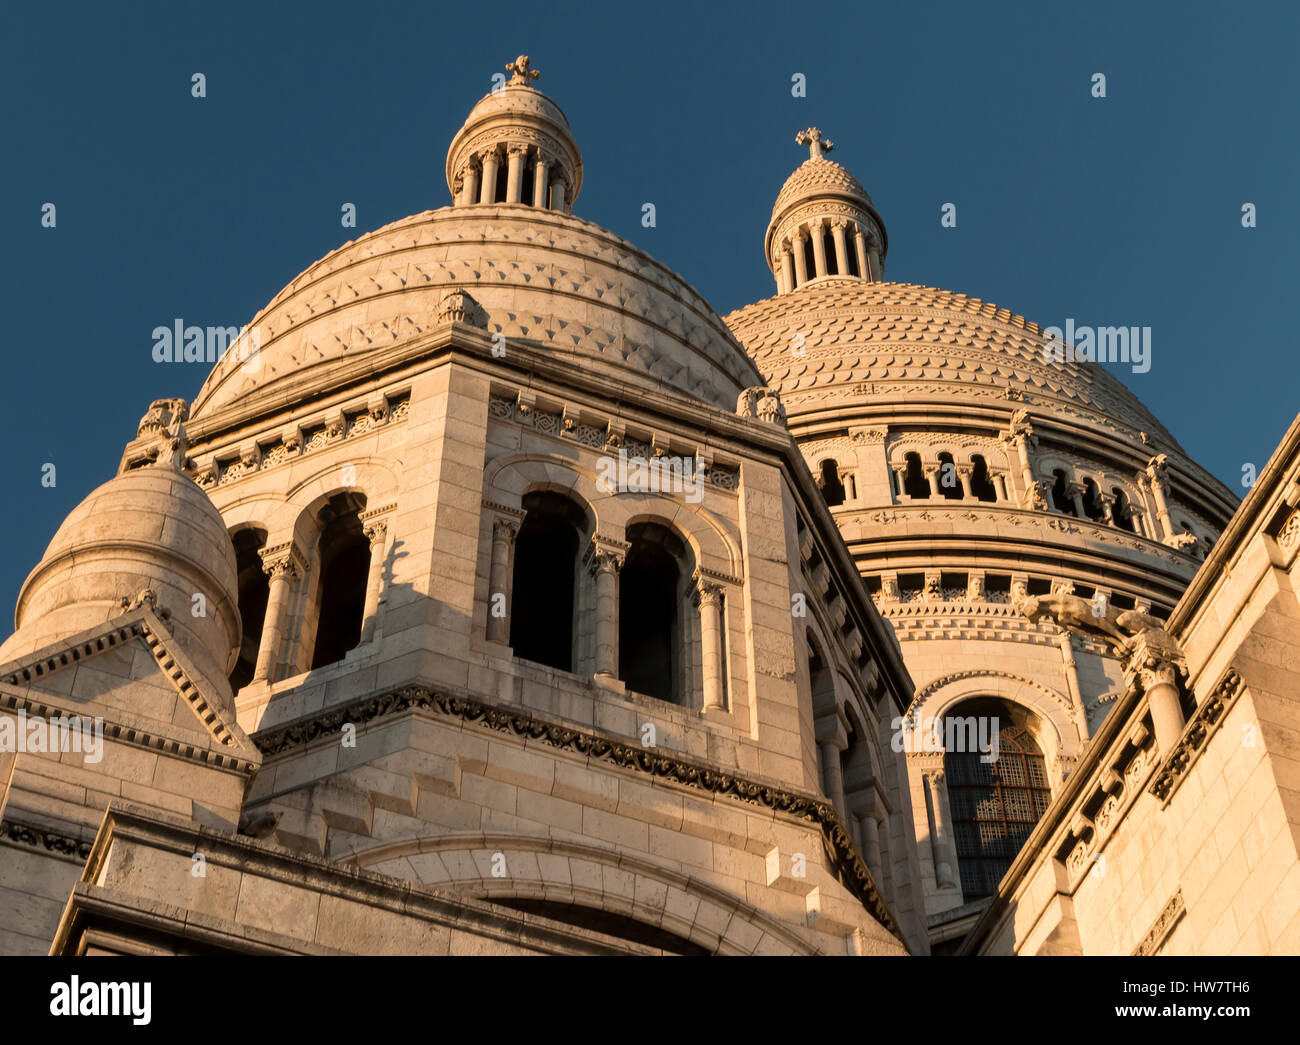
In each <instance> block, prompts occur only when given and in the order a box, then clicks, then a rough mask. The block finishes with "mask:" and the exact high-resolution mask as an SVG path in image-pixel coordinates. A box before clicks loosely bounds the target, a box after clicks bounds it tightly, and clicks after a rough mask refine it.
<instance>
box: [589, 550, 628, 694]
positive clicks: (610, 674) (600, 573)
mask: <svg viewBox="0 0 1300 1045" xmlns="http://www.w3.org/2000/svg"><path fill="white" fill-rule="evenodd" d="M623 559H624V556H623V553H621V552H616V551H613V550H610V549H608V548H602V547H600V546H599V545H594V544H593V545H592V547H591V551H590V552H589V553H588V557H587V565H588V568H589V569H590V570H591V572H592V575H593V576H594V577H595V578H596V674H597V675H600V676H604V677H607V678H611V679H613V678H617V677H618V571H619V570H621V569H622V568H623Z"/></svg>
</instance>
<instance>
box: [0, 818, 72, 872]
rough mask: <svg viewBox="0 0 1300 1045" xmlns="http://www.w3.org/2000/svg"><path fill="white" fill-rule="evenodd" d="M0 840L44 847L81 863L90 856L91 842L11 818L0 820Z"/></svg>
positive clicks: (48, 851) (47, 850)
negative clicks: (21, 822) (17, 821)
mask: <svg viewBox="0 0 1300 1045" xmlns="http://www.w3.org/2000/svg"><path fill="white" fill-rule="evenodd" d="M0 840H2V841H8V842H13V843H15V844H16V845H26V846H31V847H32V848H33V849H44V850H45V851H46V852H47V853H54V854H56V855H58V856H63V857H67V858H68V859H70V860H73V861H76V862H77V863H81V862H83V861H85V860H86V858H87V857H89V856H90V849H91V843H90V842H85V841H82V840H81V839H80V838H76V837H74V836H73V835H65V834H57V833H55V832H53V831H44V830H42V829H41V828H39V827H32V826H30V825H29V824H19V823H15V822H14V821H13V820H0Z"/></svg>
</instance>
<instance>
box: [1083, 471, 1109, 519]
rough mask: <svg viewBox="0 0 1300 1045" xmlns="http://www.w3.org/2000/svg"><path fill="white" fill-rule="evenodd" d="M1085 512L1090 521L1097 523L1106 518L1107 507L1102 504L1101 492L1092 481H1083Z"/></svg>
mask: <svg viewBox="0 0 1300 1045" xmlns="http://www.w3.org/2000/svg"><path fill="white" fill-rule="evenodd" d="M1083 511H1084V514H1085V515H1087V516H1088V518H1089V519H1092V520H1094V521H1097V522H1100V521H1101V520H1102V519H1104V518H1105V517H1106V507H1105V505H1103V504H1102V503H1101V491H1100V490H1099V489H1097V484H1096V483H1095V482H1093V481H1092V480H1091V479H1085V480H1084V481H1083Z"/></svg>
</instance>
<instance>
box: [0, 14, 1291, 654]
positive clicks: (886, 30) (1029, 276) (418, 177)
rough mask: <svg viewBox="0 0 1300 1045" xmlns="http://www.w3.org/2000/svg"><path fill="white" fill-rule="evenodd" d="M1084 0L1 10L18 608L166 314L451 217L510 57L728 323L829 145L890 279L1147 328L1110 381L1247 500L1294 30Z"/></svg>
mask: <svg viewBox="0 0 1300 1045" xmlns="http://www.w3.org/2000/svg"><path fill="white" fill-rule="evenodd" d="M1068 6H1069V9H1068V11H1067V10H1065V9H1064V5H1062V10H1059V11H1057V10H1054V9H1049V7H1050V8H1054V7H1055V5H1041V4H1029V3H1026V4H1024V5H1007V4H979V5H972V4H966V3H954V4H937V5H928V6H926V7H924V8H922V7H920V6H918V5H911V4H889V5H875V4H864V3H855V4H848V5H843V6H838V7H837V6H823V5H797V4H789V3H780V4H774V3H757V4H748V5H735V6H733V7H722V6H711V5H704V4H698V3H696V4H688V5H674V4H671V3H656V4H654V5H652V6H648V7H644V8H643V7H640V6H637V7H635V8H634V7H632V6H630V5H623V4H619V5H614V4H608V5H600V6H590V5H579V4H556V3H544V4H540V3H532V4H515V3H506V2H494V3H491V4H478V3H473V4H462V5H445V4H439V5H436V7H435V5H431V4H411V5H401V4H388V3H372V4H365V5H361V4H338V3H331V2H321V3H316V4H312V5H306V4H302V5H288V4H284V5H269V4H243V3H223V4H204V5H194V6H193V7H192V8H191V9H187V10H182V9H180V5H163V4H146V3H133V4H130V5H119V6H109V5H99V4H93V5H92V4H89V3H87V4H79V5H67V4H60V3H57V2H56V3H40V4H32V3H7V4H6V5H5V6H4V8H3V9H0V89H2V90H3V96H4V98H5V100H6V105H5V113H4V120H5V127H4V141H5V142H6V143H7V148H6V150H5V151H6V153H7V157H6V163H5V165H4V175H3V178H4V187H5V191H4V192H3V194H2V195H0V208H2V214H3V227H4V235H3V237H0V287H3V288H4V297H3V299H2V303H3V304H4V306H5V308H4V314H5V319H6V325H7V329H8V330H9V335H8V344H7V346H6V349H5V351H4V354H3V357H2V358H3V362H2V363H0V366H2V367H3V371H2V372H0V373H2V376H3V384H4V386H5V387H6V388H7V390H8V392H9V396H8V402H7V408H6V409H5V410H4V411H3V412H2V413H0V437H2V438H3V440H4V445H5V446H6V447H7V448H8V452H7V453H6V454H5V455H4V458H3V463H0V469H2V475H3V480H4V489H5V491H6V493H7V495H8V500H9V511H8V512H7V513H6V521H5V523H4V526H5V529H6V531H7V533H6V536H7V537H8V538H9V539H8V540H7V541H6V545H5V546H6V549H7V551H6V554H5V556H4V557H3V560H0V605H3V606H6V607H7V606H10V605H12V599H13V598H16V595H17V591H18V587H19V585H20V584H21V582H22V580H23V578H24V577H25V576H26V574H27V573H28V571H29V570H30V569H31V568H32V567H33V566H34V565H35V564H36V563H37V561H38V560H39V558H40V555H41V552H42V551H43V549H44V547H45V545H46V543H47V542H48V541H49V539H50V537H51V536H52V535H53V533H54V530H55V529H56V528H57V527H58V525H59V523H60V522H61V521H62V519H63V517H64V516H65V515H66V514H67V512H68V511H70V510H71V508H72V507H73V506H74V505H75V504H76V503H77V502H78V501H80V500H81V499H82V498H83V497H84V496H85V495H86V494H87V493H88V492H89V491H90V490H92V489H93V488H94V487H95V486H97V485H99V484H100V483H101V482H104V481H105V480H107V479H109V478H110V477H111V476H112V475H113V473H114V471H115V469H116V467H117V464H118V461H119V458H120V454H121V449H122V446H123V444H124V443H125V442H126V441H127V440H128V439H130V438H132V437H133V436H134V434H135V428H136V423H137V421H138V419H139V418H140V416H141V415H142V414H143V413H144V412H145V410H146V408H147V407H148V405H149V403H150V401H151V400H153V399H156V398H161V397H164V396H173V395H180V396H184V397H186V398H192V397H193V396H194V394H195V393H196V392H197V390H198V388H199V386H200V384H201V383H202V381H203V378H204V376H205V375H204V372H203V368H202V367H199V366H193V367H190V366H184V367H177V366H169V367H168V366H160V365H158V364H155V363H154V362H153V361H152V359H151V354H150V353H151V348H152V337H151V332H152V330H153V329H154V327H156V326H159V325H170V324H172V323H173V322H174V321H175V319H177V318H183V319H184V320H185V321H186V322H187V323H195V324H199V325H205V326H206V325H223V326H225V325H239V324H243V323H245V322H247V321H248V320H249V319H250V318H251V317H252V316H253V314H254V313H255V312H256V311H257V310H258V309H259V308H261V307H262V306H263V305H264V304H265V303H266V302H267V301H269V300H270V299H271V298H272V297H273V296H274V295H275V294H276V293H277V292H278V290H279V289H280V288H281V287H282V286H284V285H285V284H286V283H288V282H289V281H290V280H291V279H292V278H293V277H294V276H295V275H297V274H298V273H299V272H300V271H301V270H302V269H304V268H305V267H307V266H308V265H309V264H310V263H312V262H313V261H315V260H316V259H317V258H319V257H320V256H322V255H323V254H325V253H327V252H328V251H330V250H332V249H333V248H335V247H337V246H339V245H340V244H341V243H343V242H345V241H346V240H348V239H350V238H353V236H354V235H356V234H358V233H361V232H364V231H367V230H369V229H373V228H376V227H378V226H380V225H383V224H385V223H387V222H390V221H393V220H396V219H398V218H401V217H404V216H405V215H408V214H413V213H416V212H419V211H422V210H426V209H430V208H434V207H440V206H443V205H445V204H446V203H448V202H449V200H448V193H447V188H446V184H445V181H444V176H443V165H444V161H445V157H446V149H447V145H448V144H449V142H450V141H451V138H452V136H453V134H454V133H455V131H456V129H457V128H458V127H459V126H460V124H461V121H462V120H463V119H464V116H465V114H466V113H467V112H468V111H469V109H470V107H471V106H472V105H473V104H474V102H475V101H476V100H477V99H478V98H479V97H481V96H482V95H483V94H484V93H486V92H487V91H488V90H489V89H490V88H491V86H492V79H491V78H492V75H493V73H495V72H498V71H501V70H502V66H503V65H504V64H505V63H506V62H507V61H509V60H510V59H512V58H513V57H514V56H515V55H516V54H518V53H520V52H526V53H528V54H529V55H530V56H531V57H532V59H533V63H534V65H535V66H536V67H537V68H539V69H540V70H541V73H542V77H541V79H540V80H539V81H538V83H537V86H538V87H539V88H540V89H542V90H544V91H545V92H547V93H548V94H549V95H550V96H551V97H552V98H554V99H555V100H556V101H557V102H558V103H559V104H560V105H561V106H562V107H563V109H564V110H565V112H566V114H567V115H568V117H569V120H570V122H571V124H572V126H573V129H574V133H575V136H576V138H577V141H578V144H579V146H580V148H581V149H582V151H583V159H584V183H583V189H582V193H581V196H580V197H579V199H578V202H577V205H576V207H575V213H577V214H578V215H579V216H581V217H583V218H586V219H588V220H591V221H594V222H597V223H599V224H601V225H604V226H606V227H608V228H610V229H613V230H614V231H616V232H618V233H620V234H622V235H624V236H626V237H628V238H629V239H631V240H632V241H633V242H635V243H637V244H638V245H640V246H642V247H644V248H645V249H647V250H648V251H650V252H651V253H652V254H654V255H655V256H656V257H658V258H659V259H660V260H661V261H663V262H664V263H665V264H667V265H669V266H670V267H671V268H673V269H675V270H676V271H678V272H680V273H681V274H682V275H683V276H685V277H686V278H687V279H688V280H689V281H690V282H691V283H692V284H694V285H695V287H696V288H697V289H699V290H700V291H701V292H702V293H703V294H704V295H705V297H707V298H708V299H709V300H710V301H711V302H712V303H713V305H714V306H715V307H716V308H717V309H718V311H719V312H724V313H725V312H727V311H729V310H730V309H733V308H736V307H738V306H740V305H743V304H746V303H747V302H750V301H754V300H757V299H759V298H763V297H767V296H768V295H770V294H771V293H772V292H773V289H774V288H773V284H772V280H771V276H770V275H769V273H768V272H767V269H766V267H765V265H764V263H763V252H762V242H763V233H764V230H765V227H766V223H767V219H768V217H769V215H770V211H771V205H772V202H773V200H774V199H775V196H776V193H777V191H778V190H779V188H780V186H781V184H782V182H783V181H784V179H785V178H786V176H787V175H788V174H789V173H790V171H791V170H792V169H793V168H794V167H795V166H796V165H797V164H798V163H800V162H801V161H802V160H803V159H804V158H805V157H806V155H807V152H806V150H805V149H802V148H800V147H798V146H796V145H795V144H794V141H793V137H794V134H795V132H796V131H798V130H800V129H802V128H804V127H806V126H808V125H810V124H811V125H816V126H819V127H821V128H822V129H823V130H824V131H825V132H826V134H827V135H828V136H829V137H830V138H832V139H833V140H834V141H835V142H836V144H837V149H836V152H835V153H834V158H835V159H837V160H839V161H840V162H842V163H844V164H845V165H846V166H847V167H849V169H850V170H852V171H853V172H854V173H855V174H856V175H857V176H858V178H859V179H860V180H861V181H862V182H863V184H864V185H866V187H867V189H868V190H869V191H870V193H871V195H872V197H873V199H874V201H875V203H876V206H877V207H878V209H879V210H880V212H881V214H882V215H883V217H884V220H885V222H886V225H887V227H888V230H889V241H890V251H889V258H888V263H887V273H886V274H887V276H888V277H889V278H891V279H893V280H898V281H905V282H914V283H924V284H929V285H933V286H940V287H945V288H948V289H952V290H956V291H961V292H964V293H968V294H971V295H973V296H976V297H981V298H984V299H986V300H989V301H993V302H996V303H997V304H998V305H1000V306H1003V307H1006V308H1010V309H1012V310H1013V311H1015V312H1018V313H1020V314H1022V315H1026V316H1028V317H1029V318H1031V319H1033V320H1036V321H1037V322H1040V323H1042V324H1044V325H1048V324H1056V325H1063V324H1064V321H1065V319H1066V318H1067V317H1073V318H1074V319H1075V320H1076V322H1078V323H1080V324H1095V325H1126V326H1133V325H1141V326H1150V327H1151V328H1152V367H1151V370H1150V372H1149V373H1147V374H1143V375H1133V374H1130V373H1128V372H1127V369H1124V370H1123V371H1122V372H1121V376H1122V377H1123V378H1124V380H1125V381H1126V382H1127V383H1128V384H1129V386H1130V387H1131V388H1133V390H1134V391H1135V392H1137V394H1138V395H1139V396H1140V397H1141V398H1142V399H1143V400H1144V401H1145V402H1146V404H1147V405H1148V406H1149V407H1151V409H1152V410H1153V411H1154V412H1155V414H1156V415H1157V416H1158V417H1159V418H1160V419H1161V420H1162V421H1163V422H1164V423H1165V425H1166V426H1167V427H1168V428H1169V429H1170V430H1171V431H1172V432H1173V434H1174V435H1175V437H1177V438H1178V439H1179V440H1180V442H1181V443H1182V444H1183V446H1184V447H1185V448H1186V449H1187V450H1188V451H1189V453H1191V455H1192V456H1193V457H1194V458H1196V459H1197V460H1199V461H1200V462H1201V463H1202V464H1204V465H1205V466H1206V467H1208V468H1209V469H1210V470H1211V471H1213V472H1214V473H1215V474H1217V475H1218V476H1219V477H1220V478H1221V479H1223V480H1224V481H1225V482H1227V483H1228V484H1229V485H1230V486H1231V487H1232V488H1233V489H1234V490H1237V491H1239V492H1240V491H1241V481H1240V480H1241V475H1242V466H1243V464H1244V463H1246V462H1251V463H1254V464H1255V465H1256V466H1261V467H1262V465H1263V463H1264V461H1265V460H1266V459H1267V457H1268V456H1269V454H1270V453H1271V451H1272V450H1273V448H1274V446H1275V445H1276V443H1277V441H1278V440H1279V438H1280V437H1281V435H1282V433H1283V432H1284V431H1285V429H1286V426H1287V425H1288V423H1289V422H1290V421H1291V419H1292V418H1293V417H1294V416H1295V414H1296V412H1297V410H1300V396H1298V395H1297V394H1296V391H1295V387H1296V381H1295V380H1294V377H1293V374H1292V371H1291V369H1290V368H1289V367H1288V366H1285V365H1284V361H1285V360H1287V359H1289V358H1291V357H1292V356H1293V354H1294V348H1293V343H1294V337H1293V332H1292V328H1291V326H1290V319H1291V310H1290V308H1288V306H1289V304H1290V302H1291V300H1292V298H1293V297H1294V294H1295V284H1296V277H1297V272H1298V271H1300V264H1298V262H1300V235H1297V229H1300V213H1298V210H1300V207H1298V204H1297V190H1296V188H1295V186H1296V185H1297V183H1298V181H1300V179H1298V178H1297V166H1298V164H1297V160H1298V158H1300V135H1298V134H1297V126H1296V124H1297V115H1296V114H1297V111H1298V110H1300V104H1298V103H1300V71H1298V68H1297V67H1298V65H1300V63H1298V62H1297V58H1296V46H1297V42H1298V41H1300V32H1298V31H1297V30H1298V29H1300V15H1298V14H1297V8H1296V6H1294V5H1289V4H1286V5H1284V4H1282V3H1277V4H1270V5H1259V4H1249V3H1247V4H1237V5H1233V6H1231V7H1229V6H1227V5H1224V6H1222V7H1219V6H1209V5H1200V4H1172V3H1171V4H1145V3H1144V4H1132V3H1131V2H1129V3H1089V4H1087V5H1068ZM195 72H202V73H203V74H204V75H205V76H206V78H207V97H206V98H204V99H194V98H192V97H191V94H190V85H191V79H190V78H191V75H192V74H193V73H195ZM1096 72H1101V73H1104V74H1105V76H1106V78H1107V97H1106V98H1105V99H1095V98H1093V97H1092V96H1091V93H1090V88H1091V77H1092V75H1093V74H1094V73H1096ZM795 73H803V74H805V75H806V77H807V97H805V98H802V99H796V98H794V97H792V96H791V91H790V84H791V77H792V76H793V75H794V74H795ZM46 202H53V203H54V204H55V205H56V207H57V222H58V224H57V227H56V228H54V229H46V228H42V227H41V224H40V218H41V206H42V204H44V203H46ZM345 202H351V203H355V204H356V206H357V216H358V227H357V229H356V230H349V229H344V228H342V227H341V225H340V221H339V217H340V207H341V205H342V204H343V203H345ZM644 202H653V203H654V204H655V206H656V210H657V219H658V224H657V227H656V228H654V229H645V228H642V227H641V223H640V219H641V213H642V211H641V206H642V204H643V203H644ZM946 202H953V203H955V204H956V205H957V216H958V223H957V227H956V228H955V229H945V228H942V227H941V225H940V209H941V207H942V205H943V204H944V203H946ZM1246 202H1250V203H1254V204H1255V205H1256V207H1257V211H1258V226H1257V227H1256V228H1253V229H1243V228H1242V226H1241V207H1242V204H1243V203H1246ZM47 462H53V463H54V464H55V466H56V469H57V485H56V486H55V487H54V488H52V489H50V488H46V487H43V486H42V484H41V475H42V467H43V465H44V464H46V463H47ZM4 612H6V613H7V612H9V611H8V610H7V609H5V610H4ZM0 630H4V629H0Z"/></svg>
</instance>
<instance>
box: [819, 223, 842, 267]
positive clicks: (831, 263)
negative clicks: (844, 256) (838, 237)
mask: <svg viewBox="0 0 1300 1045" xmlns="http://www.w3.org/2000/svg"><path fill="white" fill-rule="evenodd" d="M822 252H823V253H824V254H825V255H826V275H828V276H838V275H839V274H840V260H839V255H838V254H836V253H835V237H834V235H832V233H831V230H830V229H828V228H824V227H823V229H822Z"/></svg>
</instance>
